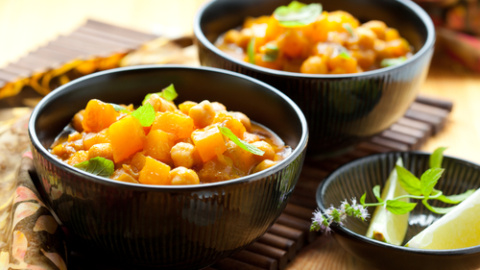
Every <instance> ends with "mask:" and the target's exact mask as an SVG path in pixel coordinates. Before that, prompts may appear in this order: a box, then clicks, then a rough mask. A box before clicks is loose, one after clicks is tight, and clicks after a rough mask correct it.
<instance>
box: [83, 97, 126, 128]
mask: <svg viewBox="0 0 480 270" xmlns="http://www.w3.org/2000/svg"><path fill="white" fill-rule="evenodd" d="M118 115H119V114H118V112H117V111H115V108H114V107H113V106H112V105H111V104H108V103H104V102H102V101H100V100H98V99H92V100H90V101H89V102H88V103H87V107H86V108H85V112H84V113H83V119H82V127H83V130H84V131H85V132H99V131H101V130H102V129H105V128H108V127H109V126H110V125H111V124H113V123H114V122H115V121H116V120H117V117H118Z"/></svg>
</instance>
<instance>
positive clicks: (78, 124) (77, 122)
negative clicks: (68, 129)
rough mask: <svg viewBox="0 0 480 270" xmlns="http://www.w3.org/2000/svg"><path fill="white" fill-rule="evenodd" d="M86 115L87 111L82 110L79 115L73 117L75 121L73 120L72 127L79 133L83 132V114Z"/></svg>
mask: <svg viewBox="0 0 480 270" xmlns="http://www.w3.org/2000/svg"><path fill="white" fill-rule="evenodd" d="M84 113H85V110H81V111H79V112H78V113H76V114H75V115H74V116H73V119H72V126H73V128H74V129H75V130H76V131H78V132H82V131H83V126H82V121H83V114H84Z"/></svg>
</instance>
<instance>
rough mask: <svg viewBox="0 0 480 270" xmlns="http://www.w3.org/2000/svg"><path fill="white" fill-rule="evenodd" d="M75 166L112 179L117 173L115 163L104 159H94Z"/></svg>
mask: <svg viewBox="0 0 480 270" xmlns="http://www.w3.org/2000/svg"><path fill="white" fill-rule="evenodd" d="M73 166H74V167H75V168H78V169H80V170H83V171H86V172H88V173H91V174H94V175H98V176H103V177H110V176H111V175H112V174H113V172H114V171H115V165H114V164H113V161H111V160H110V159H106V158H103V157H94V158H91V159H89V160H86V161H83V162H80V163H77V164H75V165H73Z"/></svg>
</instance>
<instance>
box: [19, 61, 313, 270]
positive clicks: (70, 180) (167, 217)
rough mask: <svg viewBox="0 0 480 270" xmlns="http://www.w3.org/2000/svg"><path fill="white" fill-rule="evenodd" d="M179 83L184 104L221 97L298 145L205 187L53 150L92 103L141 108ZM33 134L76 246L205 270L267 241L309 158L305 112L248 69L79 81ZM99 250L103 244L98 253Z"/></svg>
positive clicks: (164, 71) (33, 125) (46, 106)
mask: <svg viewBox="0 0 480 270" xmlns="http://www.w3.org/2000/svg"><path fill="white" fill-rule="evenodd" d="M171 83H173V84H174V85H175V88H176V89H177V91H178V93H179V97H178V98H177V100H176V101H175V102H183V101H185V100H192V101H198V102H200V101H202V100H210V101H219V102H222V103H223V104H225V106H226V107H227V108H228V109H229V110H233V111H241V112H244V113H245V114H246V115H248V116H249V117H250V118H251V119H252V120H253V121H255V122H257V123H261V124H263V125H265V126H266V127H268V128H270V129H271V130H272V131H274V132H275V133H276V134H277V135H279V136H280V137H281V138H282V139H283V140H284V142H285V143H286V144H288V145H290V146H292V147H293V149H294V150H293V152H292V154H291V155H290V156H288V157H287V158H286V159H285V160H283V161H281V162H279V163H278V164H277V165H275V166H273V167H271V168H269V169H266V170H264V171H261V172H259V173H255V174H252V175H249V176H246V177H242V178H238V179H234V180H231V181H224V182H218V183H209V184H201V185H187V186H152V185H141V184H132V183H126V182H120V181H115V180H110V179H106V178H102V177H97V176H94V175H91V174H87V173H85V172H84V171H81V170H79V169H76V168H74V167H72V166H68V165H66V164H65V163H63V162H61V161H60V160H58V159H56V158H55V157H54V156H53V155H52V154H50V153H49V151H48V150H47V149H48V148H49V146H50V145H51V143H52V142H53V140H54V138H55V137H56V136H57V134H59V133H60V131H61V130H62V129H63V127H65V126H66V125H67V124H68V123H69V121H70V120H71V119H72V117H73V115H74V114H75V112H77V111H78V110H80V109H82V108H84V107H85V105H86V104H87V101H88V100H90V99H92V98H97V99H100V100H102V101H105V102H112V103H117V104H122V103H123V104H130V103H133V104H136V105H139V104H140V103H141V101H142V100H143V98H144V97H145V95H146V94H147V93H153V92H158V91H160V90H161V89H163V88H165V87H166V86H168V85H169V84H171ZM28 128H29V136H30V139H31V148H32V152H33V159H34V165H35V168H36V171H37V175H38V179H36V180H35V184H36V186H37V188H38V189H39V191H40V192H41V193H43V195H44V197H45V198H44V199H45V202H46V203H47V205H49V206H50V207H51V208H52V210H53V212H54V213H55V214H56V216H58V219H59V220H60V221H61V223H62V225H63V226H64V228H65V230H66V231H67V232H68V234H69V235H70V236H72V239H74V240H72V241H78V242H74V243H78V244H75V245H73V246H74V247H84V249H83V250H82V252H84V251H88V250H95V252H97V254H102V256H101V258H103V257H104V256H103V254H110V255H112V256H113V257H114V258H115V259H114V260H112V263H118V262H119V261H120V262H123V261H126V263H131V264H132V265H134V266H132V267H130V269H132V268H135V269H139V268H143V266H156V267H164V268H172V269H199V268H202V267H205V266H208V265H210V264H212V263H214V262H215V261H217V260H218V259H221V258H224V257H226V256H228V255H230V254H231V253H232V252H233V251H236V250H239V249H241V248H243V247H245V246H246V245H248V244H250V243H251V242H252V241H254V240H256V239H257V238H259V237H260V236H261V235H262V234H263V233H265V231H266V230H267V229H268V228H269V227H270V226H271V225H272V224H273V223H274V221H275V220H276V219H277V217H278V216H279V215H280V213H281V212H282V211H283V209H284V207H285V205H286V202H287V200H288V198H289V196H290V194H291V192H292V191H293V189H294V187H295V185H296V183H297V180H298V177H299V174H300V171H301V168H302V165H303V160H304V156H305V150H306V145H307V138H308V130H307V124H306V120H305V117H304V116H303V114H302V112H301V111H300V109H299V108H298V107H297V106H296V105H295V103H294V102H292V101H291V100H290V99H289V98H288V97H286V96H285V95H284V94H282V93H281V92H280V91H278V90H276V89H274V88H273V87H271V86H269V85H266V84H264V83H262V82H260V81H257V80H255V79H251V78H248V77H246V76H244V75H241V74H236V73H233V72H229V71H224V70H218V69H213V68H188V67H181V66H137V67H129V68H119V69H112V70H108V71H104V72H99V73H95V74H92V75H88V76H85V77H82V78H80V79H77V80H75V81H72V82H70V83H68V84H66V85H64V86H61V87H59V88H57V89H56V90H54V91H53V92H52V93H50V94H48V95H47V96H46V97H44V98H43V99H42V100H41V102H40V103H39V104H38V105H37V106H36V107H35V109H34V110H33V113H32V116H31V119H30V122H29V126H28ZM96 250H99V251H96Z"/></svg>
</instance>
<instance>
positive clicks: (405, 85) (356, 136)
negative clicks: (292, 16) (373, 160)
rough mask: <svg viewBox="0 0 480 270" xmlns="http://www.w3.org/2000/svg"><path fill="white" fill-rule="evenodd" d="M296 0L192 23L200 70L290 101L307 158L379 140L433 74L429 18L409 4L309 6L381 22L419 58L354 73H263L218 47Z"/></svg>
mask: <svg viewBox="0 0 480 270" xmlns="http://www.w3.org/2000/svg"><path fill="white" fill-rule="evenodd" d="M290 2H291V0H278V1H272V0H216V1H211V2H209V3H207V4H206V5H205V6H203V7H202V8H201V9H200V10H199V11H198V13H197V15H196V18H195V20H194V34H195V38H196V44H197V45H198V54H199V58H200V63H201V64H202V65H204V66H211V67H219V68H223V69H228V70H233V71H236V72H238V73H243V74H246V75H248V76H251V77H254V78H257V79H260V80H262V81H264V82H266V83H268V84H270V85H272V86H274V87H276V88H278V89H279V90H281V91H283V92H284V93H285V94H287V95H288V96H289V97H290V98H291V99H292V100H293V101H295V102H296V103H297V104H298V105H299V107H300V108H301V109H302V111H303V113H304V114H305V116H306V118H307V122H308V126H309V130H310V137H311V140H310V142H309V145H308V154H309V155H319V156H331V155H334V154H336V153H339V152H345V151H346V150H348V149H349V148H352V147H353V146H354V145H355V144H356V143H358V142H359V141H361V140H364V139H366V138H368V137H370V136H373V135H375V134H378V133H379V132H381V131H383V130H385V129H387V128H388V127H389V126H390V125H392V124H393V123H394V122H396V121H397V120H398V119H399V118H400V117H401V116H402V115H403V114H404V113H405V112H406V110H407V109H408V107H409V105H410V104H411V103H412V102H413V101H414V99H415V97H416V95H417V93H418V91H419V90H420V87H421V85H422V83H423V82H424V80H425V77H426V75H427V73H428V68H429V64H430V60H431V57H432V53H433V47H434V43H435V29H434V26H433V23H432V21H431V19H430V17H429V16H428V15H427V13H425V11H424V10H423V9H421V8H420V7H419V6H418V5H416V4H415V3H414V2H413V1H410V0H391V1H385V0H323V1H315V0H305V1H300V2H304V3H312V2H321V4H322V6H323V9H324V10H327V11H333V10H345V11H348V12H350V13H351V14H352V15H354V16H355V17H357V18H358V19H359V20H360V21H362V22H365V21H367V20H371V19H377V20H382V21H384V22H385V23H387V25H388V26H391V27H394V28H397V29H398V30H399V32H400V34H401V35H402V36H404V37H405V38H406V39H407V40H408V41H409V42H410V44H411V45H412V46H413V47H414V50H415V55H414V56H413V57H412V58H411V59H409V60H408V61H406V62H404V63H402V64H400V65H397V66H393V67H388V68H383V69H379V70H374V71H368V72H363V73H357V74H343V75H320V74H319V75H309V74H301V73H293V72H285V71H278V70H273V69H268V68H263V67H259V66H256V65H253V64H250V63H246V62H243V61H241V60H237V59H234V58H233V57H231V56H229V55H228V54H226V53H224V52H222V51H221V50H220V49H218V48H217V47H215V46H214V44H213V43H214V42H215V40H216V39H217V38H218V37H219V36H220V35H221V34H223V33H225V32H226V31H227V30H229V29H232V28H236V27H238V26H240V25H241V24H242V22H243V20H244V19H245V18H246V17H247V16H253V17H256V16H260V15H269V14H272V12H273V11H274V10H275V8H276V7H278V6H280V5H286V4H288V3H290Z"/></svg>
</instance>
